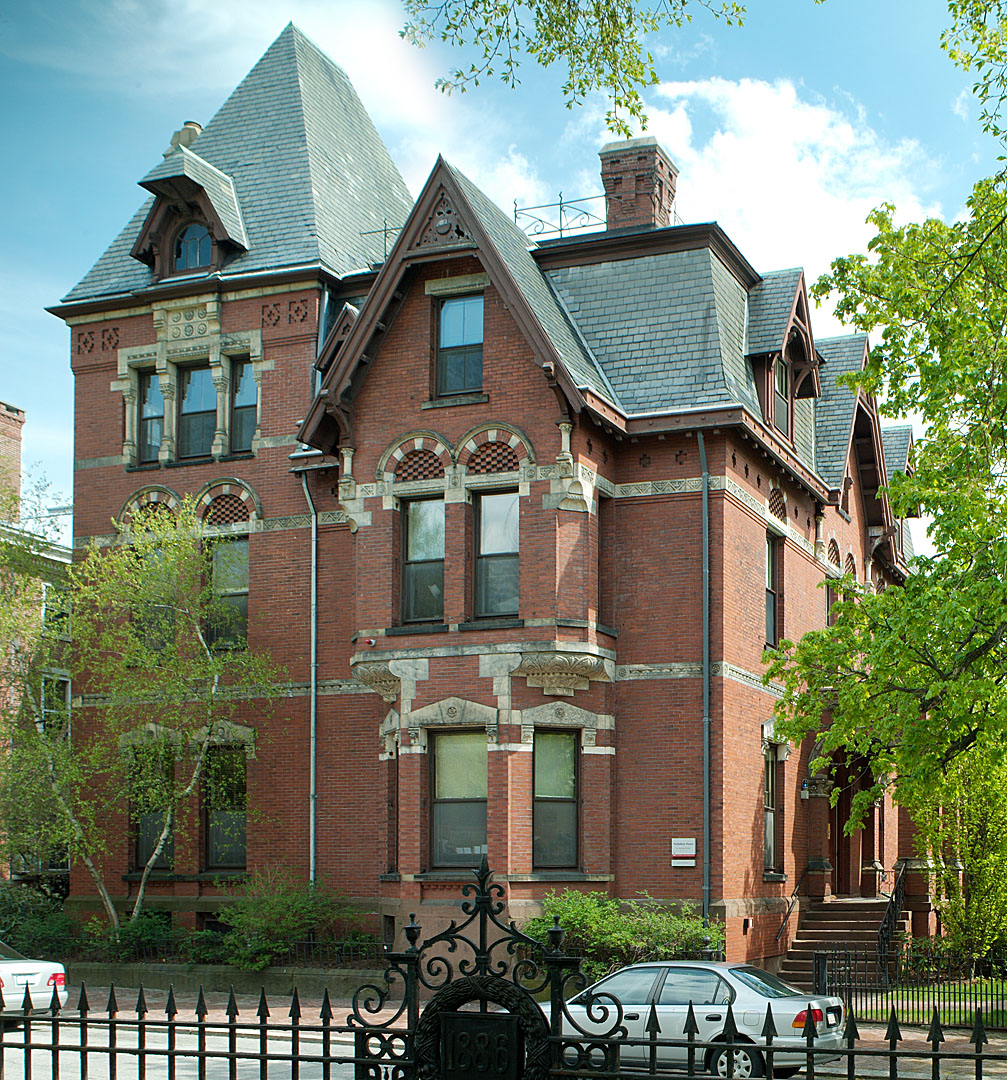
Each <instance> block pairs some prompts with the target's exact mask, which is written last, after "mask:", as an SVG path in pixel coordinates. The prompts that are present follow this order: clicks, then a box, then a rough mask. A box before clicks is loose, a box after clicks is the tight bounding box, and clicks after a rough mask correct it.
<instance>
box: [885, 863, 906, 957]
mask: <svg viewBox="0 0 1007 1080" xmlns="http://www.w3.org/2000/svg"><path fill="white" fill-rule="evenodd" d="M908 865H909V864H908V863H906V862H903V864H902V865H901V866H900V867H899V871H898V873H897V874H896V875H895V884H894V885H893V886H892V895H891V896H890V897H889V898H888V905H887V906H886V907H885V913H884V915H882V917H881V925H880V926H879V927H878V968H879V970H881V971H882V972H884V977H887V974H888V961H889V959H890V957H891V949H892V939H893V938H894V937H895V928H896V927H897V926H898V924H899V919H900V918H901V917H902V906H903V904H904V902H905V898H906V867H907V866H908Z"/></svg>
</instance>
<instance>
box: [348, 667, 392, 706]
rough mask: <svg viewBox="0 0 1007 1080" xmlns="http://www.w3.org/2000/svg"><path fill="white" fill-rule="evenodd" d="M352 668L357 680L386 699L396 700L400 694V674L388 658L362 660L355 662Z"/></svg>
mask: <svg viewBox="0 0 1007 1080" xmlns="http://www.w3.org/2000/svg"><path fill="white" fill-rule="evenodd" d="M351 670H352V671H353V677H354V679H356V680H357V682H361V683H363V684H364V686H369V687H370V688H371V689H372V690H373V691H374V692H375V693H376V694H380V695H381V696H382V697H383V698H384V699H385V701H394V700H395V699H396V698H397V697H398V696H399V687H400V685H401V683H400V680H399V677H398V675H395V674H394V673H393V672H392V671H391V669H390V668H389V666H388V661H387V660H362V661H360V662H359V663H357V664H354V665H353V667H352V669H351Z"/></svg>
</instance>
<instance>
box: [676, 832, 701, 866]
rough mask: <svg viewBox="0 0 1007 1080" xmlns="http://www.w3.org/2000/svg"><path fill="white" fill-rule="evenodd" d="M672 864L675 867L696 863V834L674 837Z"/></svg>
mask: <svg viewBox="0 0 1007 1080" xmlns="http://www.w3.org/2000/svg"><path fill="white" fill-rule="evenodd" d="M671 865H672V866H674V867H686V866H695V865H696V838H695V837H694V836H674V837H672V840H671Z"/></svg>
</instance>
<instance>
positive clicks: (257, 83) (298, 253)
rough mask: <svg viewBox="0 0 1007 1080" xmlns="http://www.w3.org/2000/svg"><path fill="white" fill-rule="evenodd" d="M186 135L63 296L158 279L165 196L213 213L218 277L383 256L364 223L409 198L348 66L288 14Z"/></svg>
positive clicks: (394, 214)
mask: <svg viewBox="0 0 1007 1080" xmlns="http://www.w3.org/2000/svg"><path fill="white" fill-rule="evenodd" d="M192 130H193V131H199V129H198V126H197V125H194V126H193V127H192ZM173 142H174V140H173ZM183 142H184V144H180V145H177V146H173V147H172V149H171V151H170V152H169V153H168V154H167V155H166V156H165V159H164V161H162V162H160V163H158V164H157V165H156V166H155V167H154V168H153V169H152V170H151V171H150V172H149V173H148V174H147V175H146V176H145V177H144V178H143V179H142V180H141V181H140V184H141V186H143V187H144V188H146V189H147V190H148V191H150V192H151V193H152V194H151V197H150V198H149V199H147V200H146V202H145V203H144V204H143V205H142V206H141V207H140V209H139V210H138V211H137V212H136V214H134V216H133V218H132V220H131V221H130V222H129V224H128V225H127V226H126V228H125V229H124V230H123V231H122V232H121V233H120V234H119V236H118V237H117V238H116V240H115V241H114V242H113V243H112V245H111V246H110V247H109V248H108V250H107V251H106V252H105V253H104V254H103V255H102V256H101V258H100V259H99V260H98V261H97V263H95V265H94V266H93V267H92V268H91V270H89V271H88V273H87V274H86V275H85V276H84V278H83V280H82V281H80V283H79V284H77V285H76V286H75V287H74V288H73V289H72V290H71V291H70V292H69V293H68V294H67V295H66V296H65V297H64V299H63V303H74V302H86V301H90V300H96V299H106V298H109V297H112V296H121V295H128V294H131V293H136V292H140V291H142V290H144V289H147V288H150V287H152V286H154V285H155V284H157V283H158V272H157V266H158V264H157V257H156V250H154V249H153V248H152V245H151V243H150V242H149V237H150V235H152V234H156V229H154V228H152V222H154V221H155V219H156V217H157V215H158V214H159V212H161V208H162V206H163V205H164V204H166V203H169V202H172V201H174V203H175V204H176V206H177V205H178V203H179V201H189V202H196V201H198V202H200V205H202V206H203V207H204V210H205V212H206V215H207V217H209V218H210V219H212V220H213V221H214V223H215V228H214V237H215V239H216V240H217V241H218V244H220V245H221V249H222V252H223V253H224V254H223V257H222V259H221V260H220V261H219V263H218V264H217V265H215V266H214V267H213V268H212V273H214V274H216V275H219V277H220V278H222V279H230V278H239V277H242V276H244V275H246V274H251V273H262V272H268V271H274V272H275V271H283V270H288V269H289V270H296V269H308V268H315V267H317V268H319V269H322V270H327V271H329V272H330V273H332V274H335V275H336V276H337V277H341V276H343V275H345V274H346V273H348V272H350V271H351V270H356V269H359V268H361V267H364V266H367V265H368V264H370V263H373V262H377V261H380V260H381V259H382V258H383V250H384V246H383V242H382V239H381V237H380V236H376V235H370V236H368V235H366V234H367V233H368V232H370V231H372V230H380V229H382V228H383V227H384V226H385V225H386V224H387V225H388V226H391V227H398V226H400V225H401V224H402V222H403V221H405V219H406V216H407V214H408V213H409V210H410V208H411V207H412V198H411V197H410V195H409V192H408V190H407V188H406V185H405V182H404V181H403V179H402V177H401V175H400V174H399V171H398V169H397V168H396V167H395V164H394V163H393V162H392V159H391V157H390V156H389V154H388V151H387V149H386V148H385V145H384V143H383V142H382V141H381V137H380V136H379V135H378V133H377V131H376V129H375V127H374V124H373V123H372V121H371V118H370V117H369V116H368V114H367V112H366V110H365V109H364V107H363V105H362V104H361V101H360V98H359V97H357V94H356V91H355V90H354V89H353V86H352V85H351V83H350V81H349V79H348V78H347V76H346V73H345V72H344V71H343V70H342V69H341V68H340V67H338V66H337V65H336V64H335V63H333V62H332V60H331V59H329V57H328V56H326V55H325V53H323V52H322V51H321V49H319V48H318V46H317V45H315V44H314V42H312V41H311V40H310V39H309V38H307V37H306V36H305V35H304V34H303V33H302V32H301V31H300V30H298V29H297V27H296V26H294V25H293V24H292V23H291V24H289V25H288V26H287V27H286V29H284V31H283V32H282V33H281V34H280V36H279V37H278V38H277V39H276V41H274V42H273V44H272V45H271V46H270V47H269V49H267V51H266V53H265V55H264V56H263V57H262V59H261V60H259V62H258V63H257V64H256V65H255V67H253V68H252V70H251V71H250V72H249V73H248V75H247V76H245V78H244V80H243V81H242V82H241V83H240V85H239V86H238V87H237V89H236V90H235V91H234V92H233V93H232V94H231V96H230V97H229V98H228V99H227V100H226V101H225V102H224V104H223V105H222V106H221V108H220V109H219V111H218V112H217V114H216V115H215V116H214V117H213V119H212V120H211V121H210V122H209V123H208V124H207V125H206V127H205V128H204V129H202V131H199V133H198V134H197V135H196V137H195V138H194V139H193V138H191V137H190V138H189V139H187V140H183ZM155 247H156V245H155Z"/></svg>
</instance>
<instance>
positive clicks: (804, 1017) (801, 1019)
mask: <svg viewBox="0 0 1007 1080" xmlns="http://www.w3.org/2000/svg"><path fill="white" fill-rule="evenodd" d="M811 1019H812V1020H814V1022H815V1023H816V1024H820V1023H821V1022H822V1021H823V1020H824V1019H825V1013H823V1012H822V1010H821V1009H812V1010H811ZM807 1022H808V1010H807V1009H801V1011H800V1012H799V1013H798V1014H797V1015H796V1016H795V1017H794V1019H793V1020H791V1022H790V1026H791V1027H795V1028H803V1027H804V1025H805V1024H806V1023H807Z"/></svg>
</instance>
